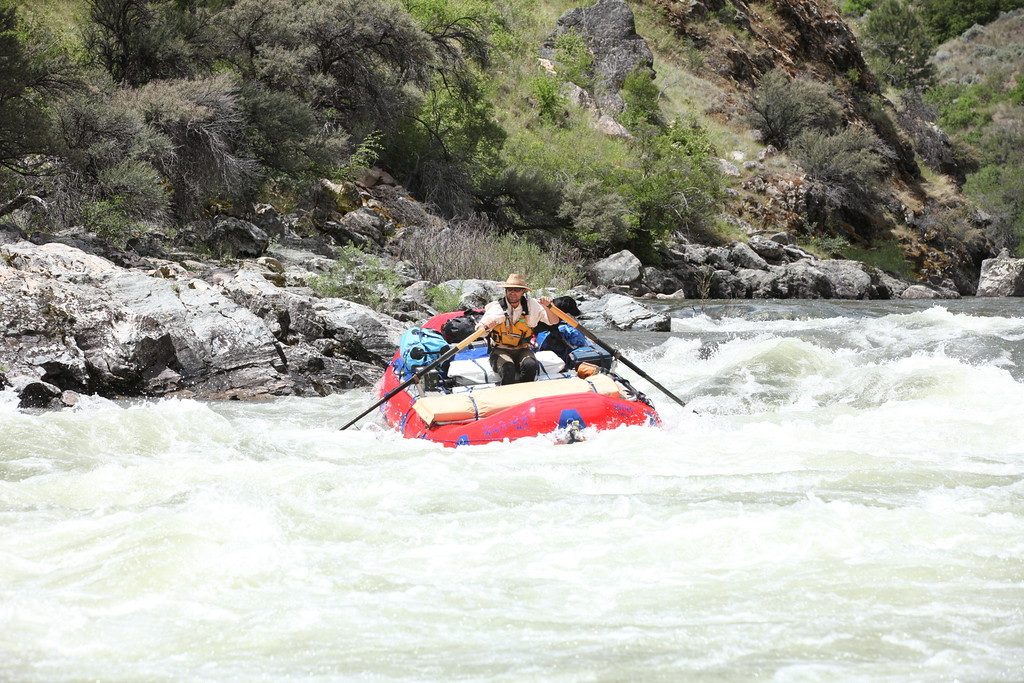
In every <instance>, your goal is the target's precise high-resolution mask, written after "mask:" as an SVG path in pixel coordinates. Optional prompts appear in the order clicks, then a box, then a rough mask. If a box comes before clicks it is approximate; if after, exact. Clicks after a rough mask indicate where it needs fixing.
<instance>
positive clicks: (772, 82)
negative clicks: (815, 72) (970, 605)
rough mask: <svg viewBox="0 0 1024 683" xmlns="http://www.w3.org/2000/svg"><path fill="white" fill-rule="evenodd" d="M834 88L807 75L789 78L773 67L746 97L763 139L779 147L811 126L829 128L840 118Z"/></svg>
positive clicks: (831, 128)
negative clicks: (807, 77) (834, 98)
mask: <svg viewBox="0 0 1024 683" xmlns="http://www.w3.org/2000/svg"><path fill="white" fill-rule="evenodd" d="M832 92H833V89H832V88H831V87H829V86H827V85H825V84H823V83H818V82H816V81H811V80H809V79H806V78H796V79H792V80H791V79H790V78H789V76H788V75H787V74H786V72H785V71H784V70H782V69H774V70H772V71H770V72H768V73H767V74H765V76H764V78H762V79H761V82H760V83H758V85H757V87H756V88H754V90H753V91H752V92H751V94H750V97H749V98H748V100H747V105H748V106H749V108H750V113H749V119H750V124H751V125H752V126H754V127H755V128H757V129H758V130H760V131H761V133H762V135H763V136H764V141H765V142H768V143H771V144H773V145H775V146H776V147H778V148H780V149H785V148H787V147H789V145H790V143H791V142H792V141H793V140H794V139H795V138H796V136H797V135H799V134H800V133H801V132H802V131H804V130H807V129H809V128H811V129H815V130H821V131H826V132H830V131H833V130H835V129H836V128H837V127H838V125H839V122H840V121H841V111H840V108H839V105H838V104H836V102H835V101H834V100H833V99H832Z"/></svg>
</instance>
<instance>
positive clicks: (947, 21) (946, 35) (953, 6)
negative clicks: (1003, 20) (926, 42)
mask: <svg viewBox="0 0 1024 683" xmlns="http://www.w3.org/2000/svg"><path fill="white" fill-rule="evenodd" d="M1020 7H1024V0H920V8H921V18H922V19H923V20H924V23H925V24H927V25H928V27H929V28H930V29H931V30H932V33H933V34H934V35H935V38H936V40H937V41H938V42H940V43H941V42H944V41H946V40H949V39H950V38H955V37H956V36H959V35H960V34H961V33H963V32H964V31H966V30H967V29H969V28H970V27H972V26H974V25H975V24H981V25H985V24H987V23H989V22H991V21H992V20H993V19H995V18H996V17H998V16H999V13H1000V12H1009V11H1011V10H1015V9H1018V8H1020Z"/></svg>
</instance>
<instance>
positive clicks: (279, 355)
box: [0, 219, 1024, 407]
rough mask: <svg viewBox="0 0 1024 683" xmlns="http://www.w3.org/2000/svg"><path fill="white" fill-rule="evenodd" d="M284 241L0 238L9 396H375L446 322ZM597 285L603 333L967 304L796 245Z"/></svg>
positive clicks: (594, 295)
mask: <svg viewBox="0 0 1024 683" xmlns="http://www.w3.org/2000/svg"><path fill="white" fill-rule="evenodd" d="M279 223H280V225H281V226H286V225H287V221H280V222H279ZM370 223H372V222H370ZM370 223H367V225H370ZM366 229H372V225H371V226H370V228H366ZM281 230H282V231H283V232H282V234H279V235H277V237H276V238H275V239H274V240H273V241H272V240H271V239H269V238H268V236H267V233H266V232H265V231H264V230H263V229H262V228H260V227H258V226H256V225H254V224H251V223H246V222H244V221H238V220H237V219H227V221H221V222H219V223H218V224H217V225H216V226H215V227H214V229H213V230H212V231H211V233H210V234H209V235H207V236H206V238H205V239H207V240H208V241H209V240H214V241H216V243H217V245H218V249H219V250H220V253H228V254H231V255H232V258H231V259H230V260H229V261H227V262H224V261H214V260H210V259H208V258H202V257H200V256H199V255H198V254H196V253H192V252H182V253H168V252H166V251H164V250H163V249H162V248H160V247H159V246H154V245H152V244H135V245H133V247H132V248H130V249H125V250H120V249H115V248H113V247H111V246H110V245H109V244H106V243H103V242H99V241H96V240H94V239H89V238H87V237H83V236H81V235H57V236H46V235H35V236H32V237H31V239H29V236H27V235H25V234H22V233H20V232H19V231H17V230H16V229H13V228H10V227H6V228H0V315H2V320H3V326H4V334H3V343H2V344H0V387H6V388H13V390H14V391H15V392H17V394H18V396H19V401H20V404H21V405H22V406H24V407H59V406H63V405H73V404H74V403H75V402H76V400H77V397H78V396H79V395H81V394H95V395H100V396H104V397H109V398H120V397H159V396H181V397H192V398H199V399H211V400H221V399H239V400H250V399H263V398H270V397H275V396H310V395H327V394H330V393H333V392H337V391H340V390H345V389H351V388H354V387H363V386H368V385H371V384H372V383H373V382H375V381H376V380H377V378H378V377H379V375H380V372H381V369H382V367H383V366H384V365H385V364H386V363H387V362H388V360H389V359H390V357H391V355H392V353H393V352H394V348H395V344H396V341H397V338H398V336H399V335H400V334H401V333H402V332H403V331H404V330H405V329H407V328H408V327H409V326H410V325H411V324H415V322H416V321H419V320H422V319H424V318H426V317H427V316H429V315H431V314H433V313H435V312H436V311H435V310H434V309H433V308H431V306H430V304H429V303H428V301H427V299H426V296H425V294H424V292H425V291H426V289H427V288H428V286H429V285H432V284H434V283H426V282H422V281H418V280H416V279H415V278H414V277H408V278H407V280H408V281H407V282H405V285H406V289H405V292H404V293H403V296H402V297H401V301H400V302H399V304H398V305H397V306H396V309H395V310H394V311H390V312H389V313H390V314H388V313H381V312H378V311H375V310H373V309H371V308H368V307H366V306H363V305H360V304H357V303H354V302H351V301H347V300H345V299H340V298H323V297H319V296H317V295H316V294H315V293H314V292H313V290H312V289H310V288H309V287H308V283H309V281H310V279H311V278H312V277H314V276H315V275H317V274H318V273H322V272H323V271H324V270H326V269H327V268H329V267H330V265H331V264H332V260H331V258H330V256H331V251H332V246H331V243H330V242H329V241H328V240H326V239H324V240H310V239H308V238H300V237H299V236H297V235H294V234H289V233H288V231H287V229H286V228H281ZM359 237H365V235H363V234H362V233H355V234H354V235H352V236H350V239H359ZM365 241H366V242H373V243H377V244H379V241H378V240H377V239H366V240H365ZM225 263H227V264H229V265H225ZM1022 273H1024V261H1022V260H1020V259H1011V258H1009V257H1008V256H1006V255H1002V256H1001V257H1000V258H999V259H992V260H991V263H988V262H987V263H986V266H985V268H983V270H982V279H981V286H980V287H979V292H978V293H979V295H992V296H1019V295H1020V294H1021V293H1022V292H1024V276H1022ZM588 276H589V279H590V282H589V283H588V285H587V286H586V287H584V288H580V289H577V290H574V292H573V293H574V294H575V295H576V296H577V298H578V299H579V300H580V301H581V308H582V310H583V313H584V318H583V319H584V320H585V321H587V322H588V324H591V325H594V326H595V327H596V328H601V327H613V328H617V329H653V330H667V329H668V327H669V320H668V318H667V317H665V316H664V315H662V314H659V313H657V312H656V311H655V310H653V309H652V308H650V307H648V306H645V305H644V304H643V298H644V297H650V298H655V297H656V298H668V297H671V298H678V299H683V298H691V299H700V298H843V299H869V298H875V299H878V298H881V299H889V298H899V297H902V298H920V297H932V298H942V297H957V296H959V295H958V294H957V293H956V291H955V290H953V289H952V288H949V287H943V286H942V285H941V284H939V285H924V284H913V283H909V282H906V281H903V280H900V279H899V278H896V277H894V276H892V275H889V274H887V273H883V272H879V271H877V270H874V269H871V268H869V267H866V266H864V265H863V264H861V263H858V262H854V261H839V260H823V259H817V258H815V257H813V256H812V255H810V254H808V253H807V252H805V251H804V250H802V249H800V248H799V247H797V246H796V245H794V244H791V243H789V242H788V240H787V239H786V238H785V236H784V235H783V234H779V235H773V236H754V237H753V238H751V239H750V241H749V242H748V243H734V244H732V245H729V246H727V247H705V246H698V245H680V246H678V247H676V248H675V249H672V250H669V251H667V252H666V254H665V259H663V261H662V264H661V265H660V266H659V267H644V266H642V265H641V264H640V261H639V260H638V259H636V257H635V256H633V255H632V254H630V253H629V252H620V253H618V254H615V255H613V256H611V257H608V258H606V259H604V260H602V261H599V262H596V263H593V264H591V266H590V267H589V269H588ZM446 284H447V285H448V286H449V287H452V288H457V289H458V290H459V291H460V300H461V303H462V305H463V306H470V307H474V306H480V305H482V304H483V303H485V302H486V301H488V300H491V299H493V298H495V297H496V296H497V295H498V292H499V289H498V288H497V287H496V284H497V283H493V282H484V281H458V282H450V283H446Z"/></svg>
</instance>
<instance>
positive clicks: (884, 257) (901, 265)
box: [839, 240, 916, 280]
mask: <svg viewBox="0 0 1024 683" xmlns="http://www.w3.org/2000/svg"><path fill="white" fill-rule="evenodd" d="M839 251H840V252H841V253H842V255H843V257H844V258H848V259H852V260H854V261H860V262H862V263H866V264H867V265H869V266H873V267H875V268H878V269H879V270H884V271H886V272H889V273H895V274H896V275H898V276H899V277H902V278H904V279H907V280H913V279H914V278H915V276H916V274H915V273H914V264H913V263H911V262H910V260H908V259H907V255H906V254H905V253H904V251H903V248H902V247H901V246H900V243H899V242H898V241H896V240H888V241H885V242H880V243H878V244H876V245H874V246H872V247H862V246H852V245H847V246H846V247H845V248H842V249H840V250H839Z"/></svg>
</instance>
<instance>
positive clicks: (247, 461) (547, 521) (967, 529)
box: [0, 300, 1024, 681]
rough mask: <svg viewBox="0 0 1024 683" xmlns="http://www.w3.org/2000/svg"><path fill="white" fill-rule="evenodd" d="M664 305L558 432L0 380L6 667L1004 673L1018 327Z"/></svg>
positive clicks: (1009, 640)
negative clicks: (616, 378) (630, 421)
mask: <svg viewBox="0 0 1024 683" xmlns="http://www.w3.org/2000/svg"><path fill="white" fill-rule="evenodd" d="M664 310H665V311H666V312H669V313H670V314H671V315H672V316H673V327H672V331H671V332H670V333H647V334H635V333H633V334H630V333H612V332H608V331H603V330H599V329H597V328H596V327H595V328H594V329H595V331H597V332H599V333H601V334H604V335H605V336H606V338H607V340H609V341H612V342H613V343H614V344H615V345H616V346H619V347H620V348H621V349H622V350H623V353H624V354H625V355H627V356H628V357H629V358H630V359H631V360H632V361H633V362H635V363H636V364H637V365H639V366H641V367H643V368H644V369H645V371H646V372H647V373H648V374H650V375H651V376H652V377H655V378H656V379H657V380H658V381H659V382H660V383H661V384H663V385H664V386H666V387H668V388H669V389H670V390H671V391H672V392H673V393H675V394H677V395H678V396H680V397H682V398H684V399H685V400H686V401H687V406H686V407H685V408H683V407H680V406H678V405H676V404H675V403H673V402H672V401H671V400H668V399H667V398H666V397H664V396H660V395H659V394H658V391H657V389H655V388H654V387H651V386H649V385H647V384H646V383H645V382H644V381H643V380H642V379H641V378H634V384H635V385H636V386H637V387H638V388H640V389H642V390H644V391H646V392H647V393H648V396H649V397H650V398H651V399H652V400H653V401H654V403H655V405H656V407H657V408H658V410H659V412H660V413H661V416H662V419H663V421H664V428H662V429H655V428H648V427H630V428H623V429H619V430H615V431H611V432H605V433H600V434H592V435H590V436H589V438H588V440H587V441H585V442H583V443H578V444H573V445H555V444H554V443H553V442H552V441H551V440H549V439H546V438H543V437H538V438H535V439H527V440H523V441H519V442H515V443H511V444H491V445H486V446H471V447H463V448H459V449H454V450H453V449H445V448H443V447H440V446H436V445H434V444H431V443H426V442H422V441H407V440H403V439H401V438H400V437H398V436H397V435H396V434H395V433H393V432H391V431H389V430H387V429H385V428H384V427H383V426H382V425H381V423H380V422H379V420H378V419H377V417H376V416H375V415H374V416H370V417H367V418H366V419H364V420H363V421H361V422H360V423H359V424H358V425H357V426H355V427H353V428H350V429H349V430H346V431H340V430H339V429H338V427H339V426H340V425H342V424H344V423H345V422H346V421H347V420H348V419H349V418H351V417H352V416H354V415H356V414H358V413H359V412H360V411H361V410H362V409H363V408H365V407H366V406H367V405H369V404H370V403H371V402H372V401H373V396H372V394H371V392H369V391H367V390H361V391H351V392H347V393H345V394H342V395H338V396H331V397H326V398H306V399H294V398H289V399H281V400H278V401H273V402H268V403H258V404H248V403H245V404H243V403H237V402H230V403H202V402H196V401H190V400H174V399H170V400H160V401H135V402H112V401H107V400H104V399H99V398H94V397H86V398H85V399H84V400H83V401H82V403H81V405H80V406H78V407H76V408H75V409H72V410H64V411H59V412H39V411H19V410H18V409H17V407H16V401H15V400H14V398H13V396H12V395H11V392H0V680H4V681H8V680H9V681H84V680H103V681H167V680H175V681H177V680H181V681H184V680H188V681H253V680H280V679H289V680H300V681H381V680H402V681H435V680H436V681H441V680H444V681H448V680H487V681H626V680H643V681H656V680H672V681H676V680H721V681H750V680H754V679H758V680H775V681H821V680H843V681H922V680H928V681H933V680H934V681H939V680H950V681H952V680H959V681H998V680H1006V681H1020V680H1022V678H1024V673H1022V672H1024V421H1022V420H1021V419H1020V413H1021V408H1022V406H1024V309H1020V306H1019V305H1018V303H1017V302H1015V301H1012V300H992V301H963V302H941V303H939V304H935V303H920V302H916V303H915V302H902V303H901V302H893V303H877V302H874V303H873V302H845V303H843V302H838V303H837V302H785V303H778V302H776V303H771V302H764V303H750V302H707V303H705V305H703V306H699V305H692V306H690V305H688V306H675V307H673V306H671V305H668V304H666V305H665V307H664ZM624 374H626V375H627V376H630V373H629V372H628V371H624Z"/></svg>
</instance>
